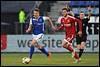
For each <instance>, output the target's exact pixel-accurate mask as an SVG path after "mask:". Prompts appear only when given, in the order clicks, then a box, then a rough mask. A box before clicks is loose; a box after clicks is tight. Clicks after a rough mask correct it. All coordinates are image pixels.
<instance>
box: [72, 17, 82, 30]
mask: <svg viewBox="0 0 100 67" xmlns="http://www.w3.org/2000/svg"><path fill="white" fill-rule="evenodd" d="M74 20H75V22H77V23H78V26H79V31H82V21H81V20H79V19H77V18H74Z"/></svg>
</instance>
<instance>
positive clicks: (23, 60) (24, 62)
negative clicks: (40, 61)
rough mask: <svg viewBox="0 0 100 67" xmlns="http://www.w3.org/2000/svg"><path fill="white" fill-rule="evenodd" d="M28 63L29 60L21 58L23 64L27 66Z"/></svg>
mask: <svg viewBox="0 0 100 67" xmlns="http://www.w3.org/2000/svg"><path fill="white" fill-rule="evenodd" d="M29 62H30V58H27V57H24V58H22V63H23V64H28V63H29Z"/></svg>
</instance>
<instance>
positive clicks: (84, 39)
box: [76, 34, 87, 45]
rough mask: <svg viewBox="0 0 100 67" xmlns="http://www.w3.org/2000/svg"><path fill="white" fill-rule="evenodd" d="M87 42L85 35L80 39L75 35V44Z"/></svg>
mask: <svg viewBox="0 0 100 67" xmlns="http://www.w3.org/2000/svg"><path fill="white" fill-rule="evenodd" d="M86 40H87V34H84V35H82V37H80V36H79V35H76V43H77V45H78V44H81V42H86Z"/></svg>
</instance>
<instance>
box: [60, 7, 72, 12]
mask: <svg viewBox="0 0 100 67" xmlns="http://www.w3.org/2000/svg"><path fill="white" fill-rule="evenodd" d="M62 10H66V11H70V8H66V7H64V8H62Z"/></svg>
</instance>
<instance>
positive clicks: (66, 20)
mask: <svg viewBox="0 0 100 67" xmlns="http://www.w3.org/2000/svg"><path fill="white" fill-rule="evenodd" d="M62 15H63V16H62V17H61V18H60V20H59V21H60V22H61V25H60V26H59V27H57V28H55V30H56V31H57V30H63V29H65V38H64V40H63V41H62V47H63V48H65V49H67V50H69V51H70V52H72V56H73V57H74V58H75V62H79V56H78V54H77V53H76V51H75V50H74V49H73V47H72V40H73V39H74V38H75V35H76V28H75V22H77V23H78V24H79V32H78V34H79V36H81V35H82V22H81V21H80V20H78V19H76V18H75V17H72V16H69V15H68V14H67V8H63V9H62Z"/></svg>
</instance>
